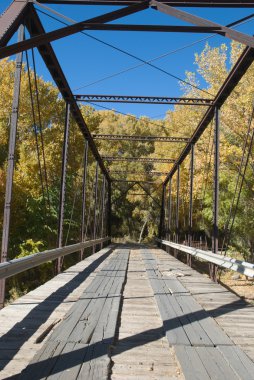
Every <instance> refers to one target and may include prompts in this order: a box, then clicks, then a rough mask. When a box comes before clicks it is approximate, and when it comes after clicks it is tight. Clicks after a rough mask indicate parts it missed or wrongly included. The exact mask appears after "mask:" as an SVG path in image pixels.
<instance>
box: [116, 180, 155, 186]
mask: <svg viewBox="0 0 254 380" xmlns="http://www.w3.org/2000/svg"><path fill="white" fill-rule="evenodd" d="M112 182H122V183H135V184H137V185H138V184H140V183H156V182H155V181H142V180H141V181H136V180H128V179H112Z"/></svg>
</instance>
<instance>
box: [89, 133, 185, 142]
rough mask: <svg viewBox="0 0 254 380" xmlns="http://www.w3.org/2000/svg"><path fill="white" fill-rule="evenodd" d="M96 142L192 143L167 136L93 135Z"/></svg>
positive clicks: (180, 138) (183, 138)
mask: <svg viewBox="0 0 254 380" xmlns="http://www.w3.org/2000/svg"><path fill="white" fill-rule="evenodd" d="M92 136H93V139H94V140H113V141H145V142H156V141H160V142H175V143H187V142H189V141H190V139H189V138H187V137H172V136H170V137H167V136H135V135H105V134H103V135H101V134H92Z"/></svg>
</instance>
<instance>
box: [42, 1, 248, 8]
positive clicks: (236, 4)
mask: <svg viewBox="0 0 254 380" xmlns="http://www.w3.org/2000/svg"><path fill="white" fill-rule="evenodd" d="M159 1H160V0H159ZM161 1H162V2H163V3H165V4H168V5H171V6H175V7H201V8H203V7H210V8H217V7H218V8H253V7H254V1H253V0H188V1H186V0H161ZM37 2H38V3H42V4H43V3H44V4H72V5H109V6H112V5H118V6H122V5H130V4H138V3H139V1H138V0H37Z"/></svg>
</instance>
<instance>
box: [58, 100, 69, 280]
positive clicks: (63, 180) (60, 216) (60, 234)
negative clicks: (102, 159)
mask: <svg viewBox="0 0 254 380" xmlns="http://www.w3.org/2000/svg"><path fill="white" fill-rule="evenodd" d="M69 129H70V105H69V104H68V103H67V104H66V114H65V126H64V140H63V150H62V171H61V188H60V199H59V211H58V231H57V246H58V248H61V247H62V246H63V225H64V206H65V188H66V170H67V158H68V142H69ZM62 265H63V259H62V258H61V257H60V258H58V260H57V263H56V273H60V272H61V268H62Z"/></svg>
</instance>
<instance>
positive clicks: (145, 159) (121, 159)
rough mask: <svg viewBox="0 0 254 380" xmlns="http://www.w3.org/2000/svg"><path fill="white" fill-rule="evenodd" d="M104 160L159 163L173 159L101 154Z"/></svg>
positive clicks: (169, 161) (172, 161)
mask: <svg viewBox="0 0 254 380" xmlns="http://www.w3.org/2000/svg"><path fill="white" fill-rule="evenodd" d="M102 159H103V160H104V161H127V162H131V161H136V162H160V163H165V164H166V163H174V162H175V160H173V159H171V158H148V157H109V156H102Z"/></svg>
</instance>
